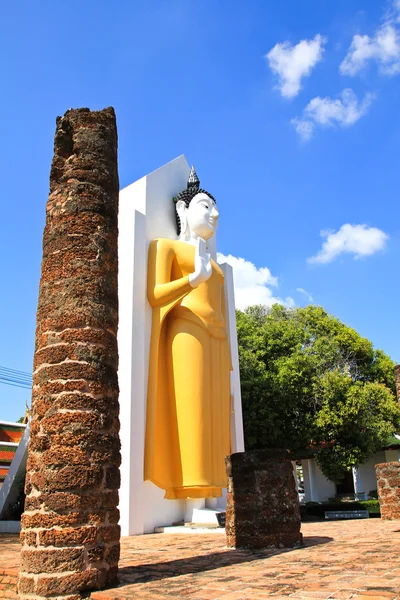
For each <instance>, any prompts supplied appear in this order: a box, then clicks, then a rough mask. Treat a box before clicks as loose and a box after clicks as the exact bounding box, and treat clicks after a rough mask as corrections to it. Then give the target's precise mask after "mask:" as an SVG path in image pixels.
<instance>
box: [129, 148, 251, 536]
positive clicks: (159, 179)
mask: <svg viewBox="0 0 400 600" xmlns="http://www.w3.org/2000/svg"><path fill="white" fill-rule="evenodd" d="M189 172H190V167H189V165H188V163H187V162H186V159H185V157H184V156H180V157H178V158H176V159H175V160H173V161H172V162H170V163H168V164H167V165H164V166H163V167H161V168H160V169H157V170H156V171H153V172H152V173H150V174H149V175H147V176H146V177H143V178H142V179H140V180H138V181H136V182H135V183H133V184H132V185H130V186H128V187H126V188H124V189H123V190H121V192H120V208H119V220H118V227H119V239H118V256H119V281H118V295H119V331H118V346H119V371H118V377H119V385H120V411H121V413H120V418H121V454H122V464H121V490H120V511H121V519H120V524H121V531H122V535H133V534H141V533H150V532H153V531H154V527H157V526H163V525H169V524H172V523H173V522H176V521H179V520H181V519H183V517H184V515H185V507H186V503H185V501H183V500H165V499H164V491H163V490H161V489H159V488H158V487H156V486H155V485H154V484H153V483H151V482H148V481H146V482H145V481H143V462H144V438H145V421H146V400H147V378H148V361H149V349H150V334H151V307H150V305H149V304H148V302H147V293H146V291H147V290H146V288H147V254H148V248H149V244H150V242H151V241H152V240H153V239H154V238H157V237H165V238H170V239H176V238H177V234H176V225H175V213H174V205H173V202H172V198H173V196H175V195H176V194H178V193H179V192H180V191H181V190H183V189H184V188H185V187H186V184H187V179H188V176H189ZM222 218H223V215H222ZM214 238H215V236H214ZM208 247H209V252H210V253H211V254H212V255H213V256H214V257H215V256H216V247H215V240H214V239H213V240H212V243H209V246H208ZM225 273H226V275H227V277H226V286H227V292H228V293H227V304H228V307H227V308H228V318H229V330H230V334H231V349H232V363H233V366H234V369H235V370H234V373H233V374H232V389H233V405H234V409H235V413H234V414H235V418H234V427H233V429H232V431H233V438H234V451H242V450H244V446H243V425H242V416H241V415H242V412H241V401H240V381H239V369H238V365H239V363H238V357H237V341H236V319H235V311H234V298H233V281H232V273H231V271H230V270H229V267H225Z"/></svg>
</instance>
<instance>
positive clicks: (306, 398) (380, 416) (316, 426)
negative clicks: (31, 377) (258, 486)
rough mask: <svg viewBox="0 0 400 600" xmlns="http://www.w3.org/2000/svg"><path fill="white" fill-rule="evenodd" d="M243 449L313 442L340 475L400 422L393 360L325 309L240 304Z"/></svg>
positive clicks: (332, 473)
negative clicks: (243, 307)
mask: <svg viewBox="0 0 400 600" xmlns="http://www.w3.org/2000/svg"><path fill="white" fill-rule="evenodd" d="M237 330H238V343H239V361H240V375H241V386H242V403H243V420H244V429H245V441H246V449H248V450H251V449H257V448H288V449H289V450H291V451H299V450H300V449H305V448H309V447H310V446H311V447H312V446H315V447H316V448H318V449H319V451H318V453H317V456H316V459H317V462H318V463H319V466H320V467H321V469H322V471H323V473H324V474H325V475H326V476H327V477H328V478H329V479H331V480H332V481H335V482H339V481H341V480H342V479H343V477H344V475H345V473H346V471H347V470H348V469H350V468H351V467H352V466H357V465H359V464H361V463H363V462H365V461H366V460H367V459H368V458H369V457H370V456H371V455H372V454H373V453H374V452H376V451H377V450H379V449H381V448H382V446H383V445H384V444H385V443H386V441H387V439H388V438H389V437H390V436H391V435H393V433H394V432H395V431H396V430H398V428H399V427H400V409H399V406H398V403H397V400H396V395H395V379H394V363H393V361H392V360H391V359H390V358H389V357H388V356H387V355H386V354H385V353H384V352H382V351H381V350H375V349H374V348H373V345H372V343H371V342H370V341H369V340H367V339H366V338H363V337H361V336H360V335H359V334H358V333H357V332H356V331H355V330H354V329H351V328H350V327H348V326H347V325H345V324H343V323H341V322H340V321H339V320H338V319H336V318H335V317H333V316H331V315H329V314H328V313H327V312H326V311H325V310H324V309H323V308H321V307H317V306H307V307H306V308H285V307H283V306H280V305H274V306H273V307H272V308H271V309H266V308H265V307H262V306H253V307H250V308H248V309H246V310H245V311H244V312H242V311H237Z"/></svg>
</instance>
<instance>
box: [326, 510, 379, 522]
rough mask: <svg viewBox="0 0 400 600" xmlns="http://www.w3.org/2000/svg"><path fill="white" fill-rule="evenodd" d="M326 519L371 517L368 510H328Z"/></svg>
mask: <svg viewBox="0 0 400 600" xmlns="http://www.w3.org/2000/svg"><path fill="white" fill-rule="evenodd" d="M325 519H330V520H332V519H369V513H368V511H367V510H337V511H336V510H327V511H325Z"/></svg>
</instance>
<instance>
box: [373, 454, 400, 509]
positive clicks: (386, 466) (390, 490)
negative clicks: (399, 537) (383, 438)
mask: <svg viewBox="0 0 400 600" xmlns="http://www.w3.org/2000/svg"><path fill="white" fill-rule="evenodd" d="M375 470H376V479H377V482H378V497H379V504H380V508H381V518H382V519H386V520H391V519H400V462H388V463H380V464H378V465H375Z"/></svg>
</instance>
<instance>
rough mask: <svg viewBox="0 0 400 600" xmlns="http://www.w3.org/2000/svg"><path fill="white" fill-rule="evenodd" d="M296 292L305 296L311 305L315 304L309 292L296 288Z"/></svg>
mask: <svg viewBox="0 0 400 600" xmlns="http://www.w3.org/2000/svg"><path fill="white" fill-rule="evenodd" d="M296 292H299V293H300V294H303V295H304V296H305V297H306V298H307V300H308V302H310V303H311V304H312V303H313V302H314V298H313V297H312V296H311V294H309V293H308V292H307V290H304V289H303V288H296Z"/></svg>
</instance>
